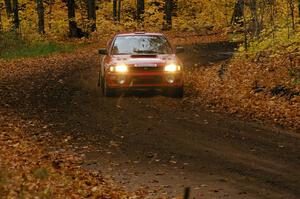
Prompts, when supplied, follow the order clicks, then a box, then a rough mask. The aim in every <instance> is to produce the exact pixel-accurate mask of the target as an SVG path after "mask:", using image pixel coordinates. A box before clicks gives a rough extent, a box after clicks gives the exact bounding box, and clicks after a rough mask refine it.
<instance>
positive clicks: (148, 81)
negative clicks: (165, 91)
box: [131, 76, 162, 84]
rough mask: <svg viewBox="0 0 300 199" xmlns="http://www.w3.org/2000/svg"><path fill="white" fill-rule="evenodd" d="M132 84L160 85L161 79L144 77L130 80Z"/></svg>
mask: <svg viewBox="0 0 300 199" xmlns="http://www.w3.org/2000/svg"><path fill="white" fill-rule="evenodd" d="M131 81H132V83H133V84H160V83H162V77H160V76H144V77H134V78H132V80H131Z"/></svg>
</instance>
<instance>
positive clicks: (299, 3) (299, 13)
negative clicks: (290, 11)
mask: <svg viewBox="0 0 300 199" xmlns="http://www.w3.org/2000/svg"><path fill="white" fill-rule="evenodd" d="M298 17H299V19H300V0H298Z"/></svg>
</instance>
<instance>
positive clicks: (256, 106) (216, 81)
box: [186, 55, 300, 131]
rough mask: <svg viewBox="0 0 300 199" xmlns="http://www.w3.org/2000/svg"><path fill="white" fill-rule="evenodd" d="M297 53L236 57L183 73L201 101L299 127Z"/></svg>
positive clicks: (298, 67)
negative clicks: (258, 58) (249, 58)
mask: <svg viewBox="0 0 300 199" xmlns="http://www.w3.org/2000/svg"><path fill="white" fill-rule="evenodd" d="M299 63H300V56H299V55H297V56H296V57H293V59H292V60H291V59H290V58H289V57H288V55H285V56H281V57H280V58H276V59H272V60H270V59H267V60H261V61H256V62H254V61H245V60H244V59H242V58H235V59H233V60H231V61H225V62H221V63H220V64H215V65H213V66H205V67H201V68H194V69H192V70H191V71H189V72H188V74H187V76H186V80H187V84H188V85H189V86H190V87H191V88H192V92H193V93H194V92H195V91H196V92H197V95H198V96H201V101H205V102H206V103H207V104H209V105H211V106H213V107H216V108H217V109H219V110H222V111H224V110H225V111H227V112H229V113H233V114H235V115H241V116H244V117H245V116H246V117H247V118H251V119H255V120H258V121H268V122H270V123H271V124H273V125H274V124H276V125H280V126H282V127H291V128H293V129H295V130H296V131H299V130H300V83H299V80H300V73H299V71H300V65H299Z"/></svg>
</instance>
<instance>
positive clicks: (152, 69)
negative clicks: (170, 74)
mask: <svg viewBox="0 0 300 199" xmlns="http://www.w3.org/2000/svg"><path fill="white" fill-rule="evenodd" d="M129 71H130V72H147V71H149V72H153V71H163V68H162V67H130V68H129Z"/></svg>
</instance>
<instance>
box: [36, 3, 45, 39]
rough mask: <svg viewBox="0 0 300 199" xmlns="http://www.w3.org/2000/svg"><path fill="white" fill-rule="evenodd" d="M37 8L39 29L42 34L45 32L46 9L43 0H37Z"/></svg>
mask: <svg viewBox="0 0 300 199" xmlns="http://www.w3.org/2000/svg"><path fill="white" fill-rule="evenodd" d="M36 10H37V13H38V31H39V33H40V34H44V33H45V9H44V4H43V0H36Z"/></svg>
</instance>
